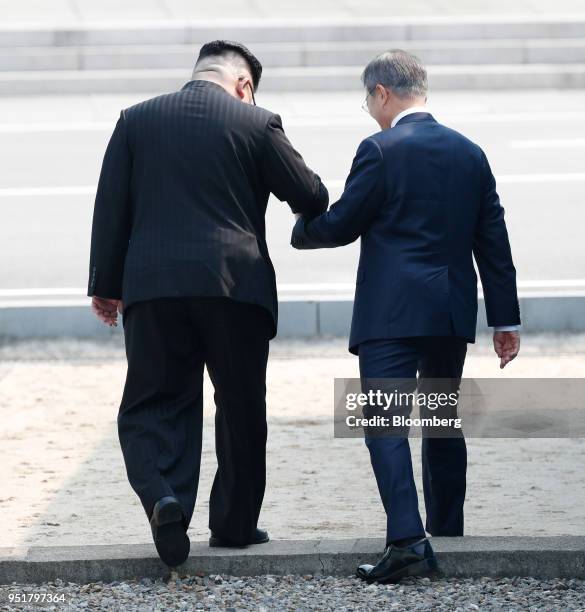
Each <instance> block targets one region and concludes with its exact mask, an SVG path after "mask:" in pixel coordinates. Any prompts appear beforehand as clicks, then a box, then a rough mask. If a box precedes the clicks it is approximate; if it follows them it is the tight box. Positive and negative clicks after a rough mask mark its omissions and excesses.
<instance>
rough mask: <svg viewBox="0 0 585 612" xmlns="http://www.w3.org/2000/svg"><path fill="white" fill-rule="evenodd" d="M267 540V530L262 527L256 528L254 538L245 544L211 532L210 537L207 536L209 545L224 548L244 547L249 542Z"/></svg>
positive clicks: (256, 542) (254, 542) (259, 542)
mask: <svg viewBox="0 0 585 612" xmlns="http://www.w3.org/2000/svg"><path fill="white" fill-rule="evenodd" d="M268 540H270V538H269V537H268V532H267V531H264V529H256V533H255V534H254V538H253V539H252V541H251V542H247V543H246V544H239V543H237V542H234V541H232V540H228V539H227V538H222V537H220V536H216V535H214V533H213V532H212V533H211V537H210V538H209V546H211V547H224V548H245V547H246V546H248V545H249V544H264V543H265V542H268Z"/></svg>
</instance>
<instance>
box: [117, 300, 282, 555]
mask: <svg viewBox="0 0 585 612" xmlns="http://www.w3.org/2000/svg"><path fill="white" fill-rule="evenodd" d="M272 325H273V323H272V320H271V316H270V313H269V312H268V310H266V309H265V308H263V307H261V306H258V305H255V304H247V303H243V302H237V301H234V300H232V299H230V298H225V297H218V298H214V297H169V298H157V299H153V300H147V301H141V302H136V303H134V304H132V305H131V306H130V307H129V308H128V309H127V310H125V312H124V314H123V326H124V337H125V341H126V356H127V360H128V372H127V377H126V383H125V386H124V393H123V397H122V401H121V404H120V409H119V414H118V434H119V439H120V445H121V447H122V452H123V455H124V461H125V464H126V471H127V474H128V479H129V481H130V484H131V486H132V488H133V489H134V491H135V492H136V493H137V495H138V496H139V498H140V500H141V502H142V505H143V507H144V510H145V512H146V513H147V515H148V516H150V514H151V512H152V509H153V507H154V504H155V503H156V501H157V500H158V499H160V498H161V497H163V496H165V495H175V496H176V497H177V499H178V500H179V501H180V503H181V505H182V508H183V513H184V515H185V521H186V524H187V525H188V524H189V523H190V521H191V518H192V515H193V510H194V508H195V500H196V497H197V487H198V483H199V471H200V463H201V442H202V428H203V368H204V366H207V371H208V373H209V376H210V378H211V381H212V383H213V386H214V389H215V404H216V416H215V441H216V454H217V464H218V468H217V473H216V475H215V480H214V482H213V487H212V491H211V497H210V504H209V515H210V516H209V527H210V529H211V530H212V531H213V532H214V533H215V534H216V535H218V536H222V537H224V538H228V539H230V540H232V541H234V542H236V543H242V544H245V543H247V542H249V541H251V539H252V536H253V533H254V530H255V528H256V526H257V522H258V516H259V514H260V508H261V506H262V500H263V497H264V489H265V483H266V458H265V455H266V436H267V426H266V400H265V397H266V364H267V360H268V345H269V338H270V336H271V334H272Z"/></svg>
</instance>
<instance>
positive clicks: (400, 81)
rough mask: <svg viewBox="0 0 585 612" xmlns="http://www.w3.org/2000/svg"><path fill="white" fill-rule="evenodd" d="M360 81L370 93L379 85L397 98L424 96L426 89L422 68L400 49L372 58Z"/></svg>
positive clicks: (410, 55)
mask: <svg viewBox="0 0 585 612" xmlns="http://www.w3.org/2000/svg"><path fill="white" fill-rule="evenodd" d="M362 81H363V83H364V85H365V87H366V89H367V90H368V91H369V92H370V93H372V92H373V90H374V89H376V85H378V84H380V85H383V86H384V87H387V88H388V89H391V90H392V91H393V92H394V93H395V94H396V95H397V96H398V97H399V98H414V97H419V96H425V95H426V93H427V89H428V84H427V71H426V70H425V68H424V66H423V65H422V64H421V62H420V60H419V59H418V58H417V57H416V56H414V55H412V54H411V53H407V52H406V51H402V49H392V50H390V51H386V52H385V53H382V54H380V55H378V57H376V58H374V59H373V60H372V61H371V62H370V63H369V64H368V65H367V66H366V67H365V69H364V71H363V73H362Z"/></svg>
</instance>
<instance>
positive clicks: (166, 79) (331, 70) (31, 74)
mask: <svg viewBox="0 0 585 612" xmlns="http://www.w3.org/2000/svg"><path fill="white" fill-rule="evenodd" d="M360 73H361V66H332V67H331V66H319V67H289V68H273V69H271V70H270V71H267V72H266V74H265V76H264V77H263V79H262V86H261V91H297V90H304V91H342V90H350V89H360V88H361V87H362V85H361V82H360V78H359V77H360ZM189 78H190V70H189V69H169V70H61V71H23V72H3V73H0V95H32V94H35V95H38V94H68V93H70V94H87V93H120V92H145V93H151V94H156V93H163V92H167V91H172V90H174V89H178V88H180V87H181V86H182V85H183V84H184V83H185V82H186V81H188V80H189ZM429 86H430V89H431V91H432V90H435V91H438V90H445V89H478V90H479V89H484V90H493V89H541V88H554V89H575V88H583V87H585V63H581V64H565V65H559V64H503V65H495V64H490V65H475V64H474V65H465V66H464V65H458V66H453V65H443V66H430V67H429Z"/></svg>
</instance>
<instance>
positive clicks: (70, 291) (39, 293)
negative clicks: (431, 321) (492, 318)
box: [0, 278, 585, 304]
mask: <svg viewBox="0 0 585 612" xmlns="http://www.w3.org/2000/svg"><path fill="white" fill-rule="evenodd" d="M354 289H355V284H354V283H279V284H278V291H279V292H280V293H282V294H313V293H321V294H331V293H345V292H347V291H352V292H353V290H354ZM518 289H519V290H524V289H528V290H535V291H544V290H547V289H559V290H570V289H585V279H584V278H576V279H552V280H525V281H518ZM555 294H556V293H555ZM65 296H71V297H72V298H79V297H85V299H86V301H84V302H83V303H86V302H87V301H89V299H90V298H89V297H88V296H87V290H86V289H85V288H83V287H26V288H25V287H23V288H13V289H0V299H6V300H7V302H9V303H16V301H14V302H13V301H10V298H14V299H15V300H26V299H27V298H54V297H61V298H63V297H65ZM40 301H41V300H35V304H36V303H38V302H40ZM47 301H49V302H52V301H53V300H50V299H49V300H47ZM67 303H68V304H69V303H71V301H68V302H67Z"/></svg>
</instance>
